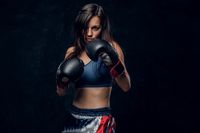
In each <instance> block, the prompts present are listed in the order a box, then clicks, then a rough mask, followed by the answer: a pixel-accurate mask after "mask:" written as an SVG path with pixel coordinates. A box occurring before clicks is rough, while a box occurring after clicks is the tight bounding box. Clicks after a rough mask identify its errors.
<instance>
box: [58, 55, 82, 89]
mask: <svg viewBox="0 0 200 133" xmlns="http://www.w3.org/2000/svg"><path fill="white" fill-rule="evenodd" d="M83 67H84V63H83V61H82V60H80V59H79V58H77V57H73V58H70V59H67V60H64V61H62V62H61V63H60V65H59V66H58V69H57V71H56V82H57V85H58V87H59V88H66V87H67V86H68V83H69V82H76V81H77V80H78V79H79V78H80V77H81V75H82V73H83V70H84V68H83Z"/></svg>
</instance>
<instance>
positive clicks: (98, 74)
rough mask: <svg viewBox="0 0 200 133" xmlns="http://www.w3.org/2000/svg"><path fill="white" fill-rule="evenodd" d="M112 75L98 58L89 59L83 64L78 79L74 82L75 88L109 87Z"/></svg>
mask: <svg viewBox="0 0 200 133" xmlns="http://www.w3.org/2000/svg"><path fill="white" fill-rule="evenodd" d="M111 86H112V77H111V75H110V72H109V70H108V68H107V67H106V65H105V64H104V63H103V61H102V60H101V59H100V58H99V59H98V61H96V62H95V61H92V60H91V61H90V62H89V63H87V64H86V65H85V66H84V71H83V74H82V76H81V77H80V79H79V80H78V81H77V82H76V87H77V88H82V87H111Z"/></svg>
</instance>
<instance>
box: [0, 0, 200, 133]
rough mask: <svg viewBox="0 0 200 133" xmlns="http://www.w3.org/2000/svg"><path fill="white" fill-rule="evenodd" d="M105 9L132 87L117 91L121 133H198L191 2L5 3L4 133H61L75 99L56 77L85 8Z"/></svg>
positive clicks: (0, 128)
mask: <svg viewBox="0 0 200 133" xmlns="http://www.w3.org/2000/svg"><path fill="white" fill-rule="evenodd" d="M90 2H96V3H98V4H100V5H102V6H103V7H104V9H105V11H106V12H107V14H108V15H109V17H110V20H111V24H112V30H113V35H114V37H115V38H116V40H117V41H118V42H119V43H120V44H121V47H122V48H123V51H124V54H125V62H126V65H127V69H128V71H129V73H130V77H131V81H132V88H131V90H130V91H129V92H128V93H123V92H122V91H121V90H120V89H119V88H118V87H116V86H114V89H113V93H112V96H111V106H112V108H113V115H114V116H115V118H116V122H117V131H118V132H119V133H132V132H133V133H143V132H160V133H163V132H166V133H168V132H194V131H197V130H198V126H199V124H198V122H199V118H200V117H199V112H200V109H199V102H198V100H199V74H200V71H199V68H200V63H199V58H198V55H199V46H198V45H199V44H200V43H199V31H200V26H199V24H200V16H199V12H198V11H199V5H198V3H194V2H193V1H191V0H160V1H159V0H132V1H125V0H123V1H121V2H119V1H118V2H117V1H113V0H101V1H100V0H99V1H82V0H79V1H78V0H16V1H14V0H3V1H2V0H1V2H0V15H1V16H0V17H1V19H0V31H1V32H0V48H1V76H0V77H1V87H0V89H1V93H0V106H1V108H0V110H1V111H0V121H1V124H0V132H1V133H11V132H12V133H15V132H21V133H23V132H24V133H25V132H29V133H42V132H43V133H47V132H48V133H59V132H60V130H61V128H62V122H63V120H64V118H65V110H66V108H67V107H68V106H69V103H70V101H71V98H72V96H71V95H70V94H72V93H73V92H70V93H69V94H68V95H67V96H65V97H59V96H57V95H56V93H55V90H56V88H55V86H56V84H55V72H56V69H57V67H58V65H59V63H60V62H61V61H62V59H63V58H64V55H65V51H66V48H67V47H68V46H69V44H70V43H71V42H72V41H73V40H72V24H73V21H74V19H75V16H76V15H77V12H78V10H79V9H80V8H81V7H82V6H83V5H84V4H86V3H90Z"/></svg>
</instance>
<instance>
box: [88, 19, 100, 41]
mask: <svg viewBox="0 0 200 133" xmlns="http://www.w3.org/2000/svg"><path fill="white" fill-rule="evenodd" d="M100 34H101V21H100V18H99V17H98V16H94V17H92V18H91V19H90V21H89V22H88V26H87V29H86V31H85V32H84V39H85V42H86V43H87V42H90V41H92V40H93V39H95V38H98V37H99V36H100Z"/></svg>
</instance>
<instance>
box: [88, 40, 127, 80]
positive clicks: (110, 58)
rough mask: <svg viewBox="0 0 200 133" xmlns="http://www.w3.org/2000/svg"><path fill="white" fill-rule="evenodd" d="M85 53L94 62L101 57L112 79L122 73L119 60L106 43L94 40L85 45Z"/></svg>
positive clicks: (122, 68) (121, 65) (122, 67)
mask: <svg viewBox="0 0 200 133" xmlns="http://www.w3.org/2000/svg"><path fill="white" fill-rule="evenodd" d="M86 53H87V55H88V56H89V58H90V59H91V60H94V61H97V59H98V57H101V59H102V60H103V62H104V63H105V64H106V66H108V68H109V70H110V74H111V75H112V76H113V77H117V76H118V75H120V74H122V73H123V72H124V66H123V64H122V63H121V61H120V60H119V58H118V54H117V52H116V51H115V50H114V49H113V47H112V46H111V45H110V44H109V43H108V42H107V41H105V40H100V39H95V40H93V41H91V42H89V43H88V44H87V45H86Z"/></svg>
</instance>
